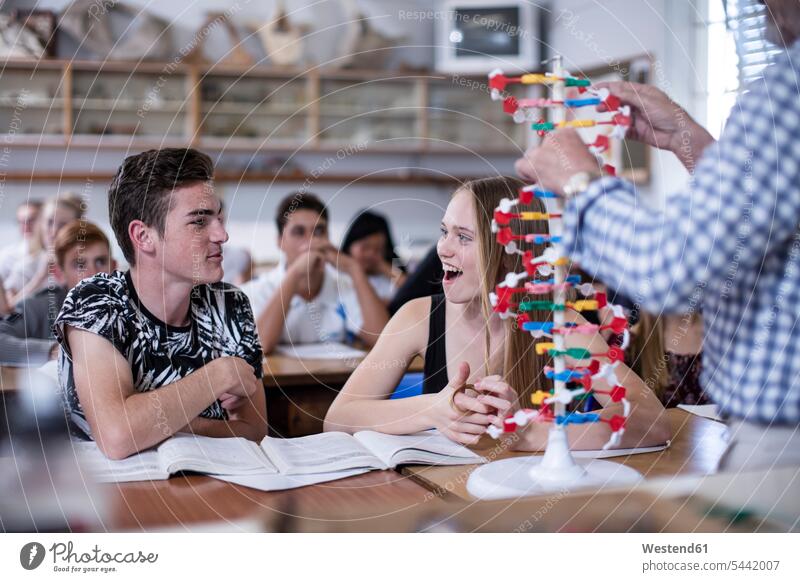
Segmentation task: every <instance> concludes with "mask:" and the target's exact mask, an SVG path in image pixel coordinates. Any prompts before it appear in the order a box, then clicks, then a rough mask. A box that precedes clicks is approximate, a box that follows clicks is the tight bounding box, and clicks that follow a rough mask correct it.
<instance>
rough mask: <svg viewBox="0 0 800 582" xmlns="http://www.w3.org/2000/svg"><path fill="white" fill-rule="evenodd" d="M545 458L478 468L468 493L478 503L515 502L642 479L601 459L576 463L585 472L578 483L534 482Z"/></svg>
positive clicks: (506, 462)
mask: <svg viewBox="0 0 800 582" xmlns="http://www.w3.org/2000/svg"><path fill="white" fill-rule="evenodd" d="M543 458H544V457H517V458H515V459H504V460H502V461H495V462H493V463H489V464H488V465H483V466H482V467H478V468H477V469H475V470H474V471H473V472H472V474H471V475H470V476H469V479H468V480H467V491H469V494H470V495H472V496H473V497H477V498H478V499H512V498H517V497H527V496H532V495H546V494H548V493H554V492H557V493H562V492H563V493H566V492H572V491H578V490H581V489H587V490H597V489H602V488H605V487H625V486H628V485H635V484H636V483H638V482H639V481H640V480H641V479H642V475H641V474H640V473H639V472H638V471H636V470H635V469H631V468H630V467H626V466H625V465H621V464H619V463H613V462H611V461H601V460H598V459H578V460H577V461H575V462H576V464H577V465H578V467H580V468H581V469H583V472H584V474H583V476H581V477H579V478H577V479H569V478H567V479H563V480H559V479H554V478H552V477H553V475H550V477H551V478H547V479H541V480H539V479H534V477H533V476H532V475H531V470H541V469H542V467H541V464H542V460H543ZM545 474H546V472H545Z"/></svg>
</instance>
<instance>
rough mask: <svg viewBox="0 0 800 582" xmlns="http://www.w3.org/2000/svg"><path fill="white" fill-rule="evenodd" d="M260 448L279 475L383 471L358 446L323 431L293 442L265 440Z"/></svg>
mask: <svg viewBox="0 0 800 582" xmlns="http://www.w3.org/2000/svg"><path fill="white" fill-rule="evenodd" d="M261 448H262V449H263V450H264V453H266V455H267V457H269V459H270V460H271V461H272V462H273V463H274V464H275V466H277V467H278V470H279V471H280V472H281V474H283V475H310V474H314V473H330V472H333V471H344V470H346V469H364V468H368V469H386V468H387V467H386V465H385V464H383V463H381V461H380V459H378V458H377V457H376V456H375V455H373V454H372V453H371V452H370V451H368V450H367V449H366V448H364V447H363V446H362V445H361V443H359V442H358V441H357V440H356V439H354V438H353V437H352V436H351V435H349V434H347V433H343V432H323V433H320V434H314V435H311V436H306V437H299V438H294V439H277V438H271V437H265V438H264V440H263V441H261Z"/></svg>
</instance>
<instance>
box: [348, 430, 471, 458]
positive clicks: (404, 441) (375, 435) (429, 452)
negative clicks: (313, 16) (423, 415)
mask: <svg viewBox="0 0 800 582" xmlns="http://www.w3.org/2000/svg"><path fill="white" fill-rule="evenodd" d="M355 437H356V439H357V440H359V441H360V442H361V443H362V444H363V445H364V446H365V447H367V448H368V449H369V450H370V451H372V452H373V453H375V455H376V456H377V457H378V458H379V459H381V460H382V461H383V462H384V463H385V464H386V465H388V466H389V467H395V466H397V465H401V464H407V463H421V464H427V465H468V464H472V463H485V462H486V460H485V459H484V458H483V457H481V456H480V455H478V454H476V453H474V452H472V451H471V450H469V449H468V448H467V447H465V446H463V445H460V444H458V443H455V442H453V441H451V440H450V439H448V438H447V437H445V436H444V435H442V434H441V433H440V432H439V431H436V430H426V431H423V432H418V433H414V434H407V435H393V434H384V433H380V432H374V431H361V432H357V433H356V435H355Z"/></svg>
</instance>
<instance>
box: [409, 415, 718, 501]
mask: <svg viewBox="0 0 800 582" xmlns="http://www.w3.org/2000/svg"><path fill="white" fill-rule="evenodd" d="M666 414H667V417H668V418H669V421H670V426H671V427H672V444H671V446H670V447H669V448H668V449H666V450H663V451H659V452H656V453H645V454H640V455H631V456H629V457H615V458H611V459H608V460H609V461H615V462H617V463H622V464H623V465H627V466H629V467H632V468H634V469H636V470H637V471H639V472H640V473H641V474H642V475H644V476H645V477H646V478H653V477H668V476H674V475H687V474H688V475H708V474H711V473H713V472H714V471H716V468H717V464H718V462H719V459H720V457H721V456H722V453H723V452H725V447H726V444H725V441H724V440H723V434H724V432H725V425H724V424H722V423H720V422H716V421H713V420H710V419H708V418H701V417H699V416H696V415H694V414H689V413H688V412H685V411H683V410H679V409H677V408H671V409H669V410H667V411H666ZM475 450H476V451H477V452H478V453H480V454H482V455H483V456H485V457H487V458H489V459H490V460H499V459H506V458H509V457H515V456H525V455H530V454H531V453H515V452H511V451H504V450H501V448H500V447H499V446H498V442H497V441H493V440H491V439H489V438H488V437H487V438H486V439H484V440H482V441H481V443H480V445H479V446H478V447H476V449H475ZM477 467H478V465H462V466H460V467H430V466H420V465H410V466H407V467H405V468H403V474H404V475H408V476H409V477H411V478H412V479H414V480H415V481H417V482H418V483H419V484H421V485H423V486H424V487H425V488H427V489H428V490H429V491H431V492H433V493H435V494H437V495H442V496H445V497H454V498H457V499H463V500H472V497H471V496H470V495H469V493H467V478H468V477H469V474H470V473H471V472H472V471H474V470H475V469H476V468H477Z"/></svg>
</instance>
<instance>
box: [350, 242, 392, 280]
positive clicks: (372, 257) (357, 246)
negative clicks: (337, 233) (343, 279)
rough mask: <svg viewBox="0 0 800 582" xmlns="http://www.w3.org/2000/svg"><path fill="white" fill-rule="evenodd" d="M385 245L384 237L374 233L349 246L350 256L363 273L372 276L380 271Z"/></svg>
mask: <svg viewBox="0 0 800 582" xmlns="http://www.w3.org/2000/svg"><path fill="white" fill-rule="evenodd" d="M386 244H387V242H386V235H385V234H383V233H382V232H376V233H374V234H371V235H369V236H366V237H364V238H362V239H360V240H357V241H356V242H354V243H353V244H351V245H350V256H351V257H353V258H354V259H355V260H356V261H358V264H359V265H361V268H362V269H364V272H365V273H367V274H368V275H374V274H376V273H378V272H379V270H380V266H381V262H382V261H383V250H384V249H385V248H386Z"/></svg>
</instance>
